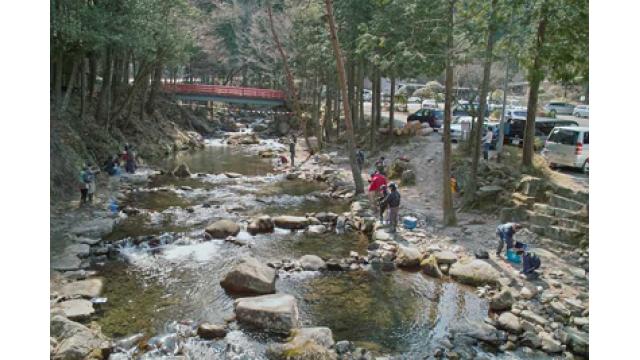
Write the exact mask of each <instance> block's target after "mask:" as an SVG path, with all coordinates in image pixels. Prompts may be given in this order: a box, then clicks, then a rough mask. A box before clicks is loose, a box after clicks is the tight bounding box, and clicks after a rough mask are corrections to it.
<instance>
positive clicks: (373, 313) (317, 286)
mask: <svg viewBox="0 0 640 360" xmlns="http://www.w3.org/2000/svg"><path fill="white" fill-rule="evenodd" d="M182 162H184V163H186V164H187V165H188V166H189V167H190V169H191V171H192V173H193V174H194V175H193V176H192V177H191V178H187V179H176V178H173V177H170V176H160V177H157V178H155V179H154V180H153V181H152V182H151V183H149V184H148V185H145V186H144V187H140V188H136V189H134V190H133V191H131V192H130V193H128V194H127V198H126V200H125V201H124V203H125V204H126V205H128V206H133V207H135V208H138V209H142V210H143V212H142V213H141V214H139V215H135V216H130V217H128V218H127V219H125V220H124V221H122V222H120V224H119V225H117V227H116V228H115V229H114V231H113V232H112V233H111V234H109V235H107V236H106V239H108V240H110V241H112V242H114V243H116V244H118V246H119V250H120V256H119V257H118V258H117V259H112V260H109V261H108V262H107V263H106V264H104V266H101V267H99V268H98V270H99V271H100V273H101V275H102V276H103V277H104V279H105V288H104V296H105V297H107V298H108V299H109V300H108V302H107V304H105V305H103V306H102V307H101V308H100V309H99V313H98V315H99V316H98V322H99V323H100V324H101V326H102V329H103V331H104V332H105V333H106V334H108V335H110V336H113V337H121V336H126V335H130V334H133V333H137V332H144V333H145V334H146V335H147V336H154V335H162V334H171V333H172V332H173V331H175V328H176V326H177V325H176V322H179V321H182V320H185V319H189V320H193V321H195V322H196V323H198V322H202V321H208V322H212V323H222V322H223V321H224V319H225V318H227V317H229V316H231V315H232V314H233V300H234V298H233V296H231V295H229V294H227V293H226V292H225V291H224V290H223V289H222V288H221V287H220V285H219V282H220V280H221V279H222V278H223V276H224V275H225V274H226V273H227V272H228V271H229V270H230V269H231V267H232V266H233V265H234V264H235V262H236V261H237V260H238V259H239V258H240V257H242V256H244V255H252V256H254V257H256V258H258V259H260V260H261V261H263V262H265V263H266V262H269V261H281V260H283V259H294V258H298V257H300V256H302V255H305V254H315V255H318V256H320V257H323V258H329V257H334V258H342V257H347V256H348V255H349V252H350V251H352V250H355V251H358V252H359V253H360V254H366V249H367V245H368V239H367V238H366V237H365V236H362V235H359V234H354V233H348V234H337V233H329V234H322V235H310V234H306V233H304V232H292V231H288V230H284V229H276V231H275V232H274V233H271V234H260V235H257V236H251V235H249V234H248V233H247V232H246V231H244V230H243V231H241V232H240V234H238V236H237V239H238V240H239V241H242V242H244V243H245V244H247V246H238V245H235V244H232V243H229V242H225V241H223V240H206V239H205V237H204V228H205V227H206V225H207V224H209V223H211V222H212V221H215V220H218V219H223V218H226V219H232V220H234V221H238V222H240V223H241V224H243V228H244V224H246V223H247V220H248V219H250V217H251V216H252V215H254V214H259V213H266V214H272V215H276V214H296V215H298V214H305V213H308V212H316V211H333V212H336V213H342V212H345V211H348V209H349V204H348V203H345V202H339V201H337V200H334V199H327V198H326V197H324V196H322V192H323V191H324V190H325V186H324V185H323V184H320V183H309V182H304V181H291V180H286V179H285V178H284V176H283V175H281V174H273V173H271V169H272V165H271V164H270V162H269V160H267V159H260V158H259V157H258V156H256V155H255V151H253V152H244V151H243V150H238V149H236V148H230V147H225V146H221V145H220V144H218V143H216V142H210V143H209V145H208V146H207V147H206V148H205V149H204V150H202V151H197V152H193V153H182V154H180V155H179V156H178V157H176V158H172V159H167V160H166V161H164V162H162V163H161V164H158V165H159V166H160V167H162V168H163V169H164V170H165V171H167V170H171V169H172V168H173V167H175V166H176V165H177V164H179V163H182ZM225 172H235V173H239V174H242V175H244V176H243V177H242V178H229V177H227V176H225V175H224V173H225ZM149 239H152V241H149ZM276 287H277V292H279V293H288V294H291V295H293V296H295V297H296V298H297V300H298V306H299V308H300V317H301V322H302V323H303V324H304V325H305V326H328V327H330V328H331V329H332V330H333V333H334V338H335V340H336V341H339V340H351V341H355V342H356V344H358V345H359V346H363V347H367V348H369V349H372V350H376V351H379V352H381V353H389V354H401V355H402V356H406V357H408V358H414V356H416V357H423V356H425V355H430V354H432V353H433V349H432V346H434V344H436V343H437V341H438V340H440V339H441V338H443V337H444V336H446V334H447V332H448V331H449V330H450V329H453V328H456V327H457V326H462V325H463V324H466V323H468V322H469V321H482V319H483V318H484V317H486V315H487V311H488V306H487V304H486V302H485V301H483V300H481V299H479V298H478V297H477V296H476V295H475V294H474V293H473V289H470V288H467V287H463V286H460V285H458V284H455V283H449V282H441V281H436V280H433V279H431V278H427V277H425V276H424V275H423V274H421V273H412V272H405V271H400V270H398V271H392V272H383V271H381V270H376V269H373V268H372V269H370V270H368V271H354V272H324V273H320V272H310V271H301V272H293V273H281V274H280V277H279V278H278V280H277V281H276ZM167 336H169V335H167ZM271 340H273V339H272V338H269V337H267V336H266V335H264V334H258V333H252V332H248V331H244V330H240V329H238V330H234V331H232V332H230V333H229V334H228V335H227V338H226V339H225V340H224V341H222V340H219V341H202V340H198V339H197V338H192V339H190V340H189V341H188V343H187V344H185V346H184V351H185V352H186V353H187V354H190V355H192V356H193V357H194V358H199V357H214V358H215V356H216V354H220V353H221V352H223V351H224V348H225V343H224V342H225V341H226V342H227V343H233V344H238V345H239V346H241V347H242V348H243V349H244V351H245V354H248V355H247V356H248V358H262V357H263V356H264V349H265V346H266V344H267V343H268V342H269V341H271Z"/></svg>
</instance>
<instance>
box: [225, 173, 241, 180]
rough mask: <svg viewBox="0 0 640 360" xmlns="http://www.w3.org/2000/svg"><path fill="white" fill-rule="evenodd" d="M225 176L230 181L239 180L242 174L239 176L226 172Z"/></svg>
mask: <svg viewBox="0 0 640 360" xmlns="http://www.w3.org/2000/svg"><path fill="white" fill-rule="evenodd" d="M224 175H225V176H226V177H228V178H230V179H237V178H241V177H242V174H238V173H234V172H226V173H224Z"/></svg>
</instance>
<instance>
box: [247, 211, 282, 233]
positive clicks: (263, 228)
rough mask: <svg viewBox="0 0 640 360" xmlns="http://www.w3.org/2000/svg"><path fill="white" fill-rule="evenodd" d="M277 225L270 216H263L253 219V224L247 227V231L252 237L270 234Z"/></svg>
mask: <svg viewBox="0 0 640 360" xmlns="http://www.w3.org/2000/svg"><path fill="white" fill-rule="evenodd" d="M274 227H275V225H274V224H273V220H271V217H270V216H269V215H261V216H257V217H255V218H253V219H251V222H250V223H249V225H248V226H247V231H248V232H249V233H250V234H251V235H255V234H258V233H270V232H273V229H274Z"/></svg>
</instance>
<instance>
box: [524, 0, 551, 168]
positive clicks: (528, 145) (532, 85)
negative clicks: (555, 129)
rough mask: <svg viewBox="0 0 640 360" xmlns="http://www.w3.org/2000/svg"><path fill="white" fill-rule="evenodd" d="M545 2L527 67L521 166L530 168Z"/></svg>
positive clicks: (541, 76)
mask: <svg viewBox="0 0 640 360" xmlns="http://www.w3.org/2000/svg"><path fill="white" fill-rule="evenodd" d="M546 5H547V3H546V2H544V3H543V4H542V7H541V8H540V21H539V23H538V32H537V35H536V39H535V53H534V58H533V66H532V67H531V68H530V69H529V74H528V75H529V102H528V103H527V122H526V125H525V127H526V128H525V132H524V145H523V149H522V166H523V167H525V168H530V167H531V166H533V145H534V138H535V127H536V110H537V108H538V91H539V90H540V82H541V81H542V78H543V77H544V74H543V73H542V47H543V45H544V33H545V30H546V28H547V7H546Z"/></svg>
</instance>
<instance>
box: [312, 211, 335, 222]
mask: <svg viewBox="0 0 640 360" xmlns="http://www.w3.org/2000/svg"><path fill="white" fill-rule="evenodd" d="M316 219H318V220H320V221H322V222H323V223H326V222H328V223H335V222H336V221H337V220H338V214H336V213H332V212H319V213H317V214H316Z"/></svg>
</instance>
